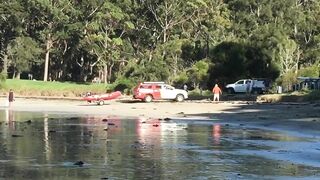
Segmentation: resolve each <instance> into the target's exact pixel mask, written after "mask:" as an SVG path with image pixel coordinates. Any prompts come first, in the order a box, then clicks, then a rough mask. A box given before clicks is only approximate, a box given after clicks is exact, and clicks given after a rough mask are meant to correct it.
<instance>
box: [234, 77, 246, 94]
mask: <svg viewBox="0 0 320 180" xmlns="http://www.w3.org/2000/svg"><path fill="white" fill-rule="evenodd" d="M245 82H246V81H245V80H239V81H237V82H236V83H234V91H235V92H246V84H245Z"/></svg>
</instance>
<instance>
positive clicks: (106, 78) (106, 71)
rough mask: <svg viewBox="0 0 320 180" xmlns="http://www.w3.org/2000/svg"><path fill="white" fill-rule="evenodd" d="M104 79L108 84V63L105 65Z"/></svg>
mask: <svg viewBox="0 0 320 180" xmlns="http://www.w3.org/2000/svg"><path fill="white" fill-rule="evenodd" d="M103 76H104V77H103V79H104V83H105V84H108V65H107V64H105V65H104V73H103Z"/></svg>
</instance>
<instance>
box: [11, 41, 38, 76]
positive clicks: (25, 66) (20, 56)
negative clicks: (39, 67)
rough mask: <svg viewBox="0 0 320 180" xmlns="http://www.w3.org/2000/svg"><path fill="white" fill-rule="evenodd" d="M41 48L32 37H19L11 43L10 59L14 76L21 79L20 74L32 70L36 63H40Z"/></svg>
mask: <svg viewBox="0 0 320 180" xmlns="http://www.w3.org/2000/svg"><path fill="white" fill-rule="evenodd" d="M40 53H41V49H40V47H39V45H38V43H37V42H36V41H34V40H33V39H32V38H30V37H17V38H15V39H14V40H12V41H11V42H10V43H9V46H8V54H7V55H8V59H9V63H10V65H11V66H12V70H13V78H17V79H20V74H21V73H22V72H24V71H29V72H30V70H31V67H32V65H33V64H34V63H39V62H38V59H39V57H38V56H39V55H40Z"/></svg>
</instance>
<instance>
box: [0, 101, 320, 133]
mask: <svg viewBox="0 0 320 180" xmlns="http://www.w3.org/2000/svg"><path fill="white" fill-rule="evenodd" d="M2 104H4V103H2ZM7 108H8V107H6V106H4V105H2V106H0V109H7ZM10 109H12V110H13V111H26V112H44V113H49V114H50V113H51V114H54V113H63V114H67V115H99V116H106V117H107V116H119V117H123V118H136V117H145V118H146V119H152V118H158V119H164V118H171V119H183V120H188V119H190V120H212V121H215V122H219V123H237V124H239V125H254V126H259V127H263V128H278V129H280V130H293V131H297V132H301V130H302V129H303V130H304V131H303V133H311V134H314V133H318V130H319V129H320V105H319V103H277V104H268V103H267V104H261V103H256V102H246V101H226V102H223V101H222V102H219V103H213V102H211V101H208V100H204V101H185V102H181V103H177V102H171V101H158V102H152V103H144V102H139V101H133V100H130V99H118V100H112V101H107V102H106V103H105V105H103V106H98V105H96V104H87V102H85V101H81V100H44V99H25V98H18V99H16V101H14V102H13V105H12V107H11V108H10Z"/></svg>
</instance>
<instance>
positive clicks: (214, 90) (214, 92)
mask: <svg viewBox="0 0 320 180" xmlns="http://www.w3.org/2000/svg"><path fill="white" fill-rule="evenodd" d="M212 92H213V94H221V93H222V92H221V89H220V88H219V87H218V86H217V87H214V88H213V89H212Z"/></svg>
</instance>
